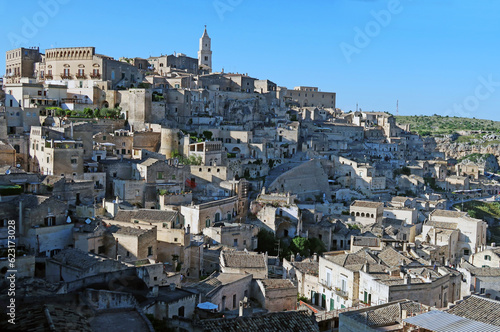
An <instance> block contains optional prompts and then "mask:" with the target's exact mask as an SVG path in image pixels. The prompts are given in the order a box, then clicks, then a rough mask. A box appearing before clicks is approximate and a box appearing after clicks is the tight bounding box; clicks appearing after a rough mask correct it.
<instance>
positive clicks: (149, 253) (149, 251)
mask: <svg viewBox="0 0 500 332" xmlns="http://www.w3.org/2000/svg"><path fill="white" fill-rule="evenodd" d="M152 254H153V247H148V256H151V255H152Z"/></svg>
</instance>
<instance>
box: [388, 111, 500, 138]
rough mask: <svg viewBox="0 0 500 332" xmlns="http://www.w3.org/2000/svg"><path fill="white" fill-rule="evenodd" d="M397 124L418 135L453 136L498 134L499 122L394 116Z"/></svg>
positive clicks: (441, 117) (499, 130) (437, 116)
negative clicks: (472, 132)
mask: <svg viewBox="0 0 500 332" xmlns="http://www.w3.org/2000/svg"><path fill="white" fill-rule="evenodd" d="M395 118H396V122H397V123H399V124H410V130H411V131H412V132H417V133H418V134H420V135H423V136H428V135H443V134H453V133H456V132H457V131H462V130H482V131H490V132H496V133H500V121H493V120H481V119H474V118H472V119H471V118H457V117H448V116H440V115H430V116H427V115H413V116H395Z"/></svg>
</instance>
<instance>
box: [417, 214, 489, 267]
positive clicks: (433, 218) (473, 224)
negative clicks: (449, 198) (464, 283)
mask: <svg viewBox="0 0 500 332" xmlns="http://www.w3.org/2000/svg"><path fill="white" fill-rule="evenodd" d="M487 227H488V225H487V223H486V222H484V221H482V220H480V219H474V218H471V217H469V216H468V215H467V213H466V212H459V211H448V210H434V211H433V212H431V214H430V215H429V219H428V221H427V222H426V223H425V224H424V225H423V226H422V234H421V235H420V237H421V239H422V241H424V242H428V243H434V244H438V243H435V242H433V240H432V236H431V235H433V233H434V234H437V232H438V231H440V232H443V231H445V230H448V231H451V232H453V231H454V230H455V232H456V231H458V236H457V238H456V239H455V238H454V239H453V240H452V241H451V243H449V241H447V243H443V244H447V245H449V246H450V247H449V248H450V253H451V257H450V260H451V263H456V262H458V261H459V260H460V258H461V257H464V258H465V259H469V258H470V256H471V255H472V254H475V253H477V252H478V251H481V250H482V248H483V247H484V246H485V245H486V229H487ZM434 236H435V235H434ZM434 241H435V240H434Z"/></svg>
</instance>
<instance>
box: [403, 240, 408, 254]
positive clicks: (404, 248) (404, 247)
mask: <svg viewBox="0 0 500 332" xmlns="http://www.w3.org/2000/svg"><path fill="white" fill-rule="evenodd" d="M403 252H408V243H406V242H404V243H403Z"/></svg>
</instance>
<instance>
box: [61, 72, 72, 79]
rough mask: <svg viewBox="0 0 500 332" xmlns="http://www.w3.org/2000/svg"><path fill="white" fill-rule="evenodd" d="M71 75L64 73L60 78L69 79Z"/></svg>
mask: <svg viewBox="0 0 500 332" xmlns="http://www.w3.org/2000/svg"><path fill="white" fill-rule="evenodd" d="M71 77H72V76H71V74H65V73H62V74H61V78H62V79H63V80H69V79H71Z"/></svg>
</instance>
